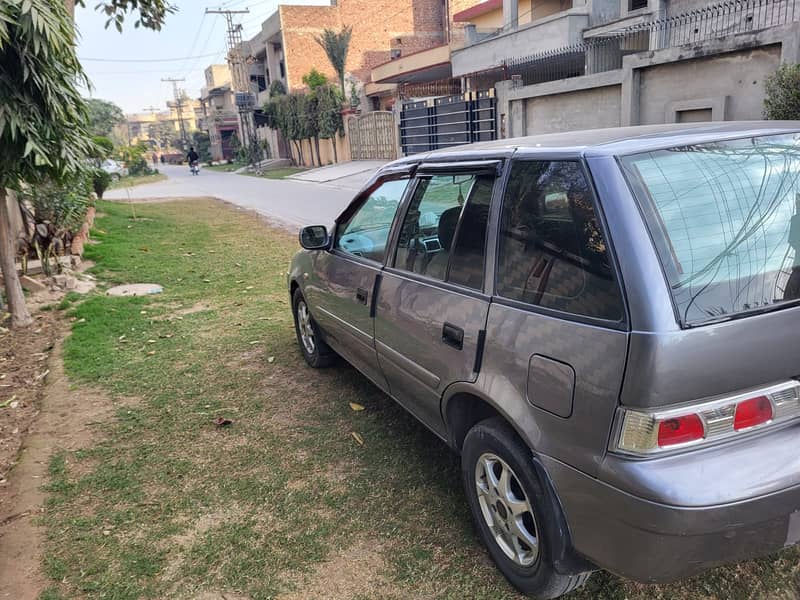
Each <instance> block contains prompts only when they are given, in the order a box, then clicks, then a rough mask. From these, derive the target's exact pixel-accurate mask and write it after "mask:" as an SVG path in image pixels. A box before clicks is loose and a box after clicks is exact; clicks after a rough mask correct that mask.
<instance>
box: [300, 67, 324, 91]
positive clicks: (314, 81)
mask: <svg viewBox="0 0 800 600" xmlns="http://www.w3.org/2000/svg"><path fill="white" fill-rule="evenodd" d="M303 83H304V84H306V85H307V86H308V89H310V90H311V92H312V93H313V92H315V91H316V90H317V88H318V87H321V86H323V85H328V78H327V77H326V76H325V74H324V73H320V72H319V71H317V69H316V68H314V69H311V70H310V71H309V72H308V73H306V74H305V75H303Z"/></svg>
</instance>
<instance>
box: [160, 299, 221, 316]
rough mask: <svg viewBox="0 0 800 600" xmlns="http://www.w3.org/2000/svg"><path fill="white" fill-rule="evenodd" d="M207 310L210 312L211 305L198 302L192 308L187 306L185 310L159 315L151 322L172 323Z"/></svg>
mask: <svg viewBox="0 0 800 600" xmlns="http://www.w3.org/2000/svg"><path fill="white" fill-rule="evenodd" d="M207 310H211V305H210V304H208V303H207V302H198V303H196V304H194V305H193V306H188V307H186V308H179V309H178V310H175V311H173V312H171V313H169V314H166V315H160V316H157V317H153V321H174V320H176V319H177V320H181V319H183V317H185V316H186V315H193V314H196V313H201V312H205V311H207Z"/></svg>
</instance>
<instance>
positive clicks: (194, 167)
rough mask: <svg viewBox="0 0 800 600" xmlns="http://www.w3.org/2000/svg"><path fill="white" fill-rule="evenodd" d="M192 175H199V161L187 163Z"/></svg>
mask: <svg viewBox="0 0 800 600" xmlns="http://www.w3.org/2000/svg"><path fill="white" fill-rule="evenodd" d="M189 169H190V170H191V171H192V175H200V163H199V162H197V161H195V162H193V163H191V164H190V165H189Z"/></svg>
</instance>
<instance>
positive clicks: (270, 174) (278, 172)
mask: <svg viewBox="0 0 800 600" xmlns="http://www.w3.org/2000/svg"><path fill="white" fill-rule="evenodd" d="M307 170H308V169H306V168H305V167H281V168H279V169H269V170H267V171H262V172H261V175H257V174H255V173H243V174H244V175H249V176H251V177H264V178H266V179H284V178H286V177H291V176H292V175H296V174H297V173H302V172H303V171H307Z"/></svg>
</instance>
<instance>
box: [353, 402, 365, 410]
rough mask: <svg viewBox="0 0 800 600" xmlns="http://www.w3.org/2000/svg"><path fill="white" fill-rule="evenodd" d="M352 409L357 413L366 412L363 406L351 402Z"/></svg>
mask: <svg viewBox="0 0 800 600" xmlns="http://www.w3.org/2000/svg"><path fill="white" fill-rule="evenodd" d="M350 408H352V409H353V410H354V411H356V412H359V411H361V410H364V406H363V405H362V404H359V403H358V402H351V403H350Z"/></svg>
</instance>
